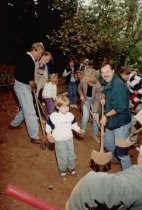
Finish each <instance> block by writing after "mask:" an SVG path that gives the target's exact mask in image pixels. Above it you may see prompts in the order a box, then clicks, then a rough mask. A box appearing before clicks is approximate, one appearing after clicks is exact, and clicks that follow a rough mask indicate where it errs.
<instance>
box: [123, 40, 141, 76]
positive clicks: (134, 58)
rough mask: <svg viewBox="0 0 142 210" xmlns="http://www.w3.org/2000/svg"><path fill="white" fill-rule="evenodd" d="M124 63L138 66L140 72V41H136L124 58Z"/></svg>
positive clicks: (134, 66)
mask: <svg viewBox="0 0 142 210" xmlns="http://www.w3.org/2000/svg"><path fill="white" fill-rule="evenodd" d="M125 65H127V66H131V67H133V68H138V69H139V71H140V73H142V41H140V42H138V43H137V44H136V45H135V46H134V47H133V48H132V50H131V51H130V53H129V55H128V56H127V58H126V61H125Z"/></svg>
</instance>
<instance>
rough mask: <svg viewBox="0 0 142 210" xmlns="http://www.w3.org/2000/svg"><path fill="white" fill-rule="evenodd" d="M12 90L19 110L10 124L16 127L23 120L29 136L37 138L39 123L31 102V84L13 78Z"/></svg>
mask: <svg viewBox="0 0 142 210" xmlns="http://www.w3.org/2000/svg"><path fill="white" fill-rule="evenodd" d="M14 90H15V93H16V96H17V98H18V100H19V104H20V111H19V112H18V113H17V115H16V116H15V118H14V119H13V120H12V121H11V125H12V126H14V127H17V126H19V125H20V124H21V123H22V122H23V121H24V120H25V123H26V127H27V130H28V134H29V136H30V137H31V138H34V139H38V138H39V123H38V119H37V116H36V112H35V108H34V104H33V96H32V93H31V86H30V85H28V84H23V83H21V82H19V81H17V80H15V83H14Z"/></svg>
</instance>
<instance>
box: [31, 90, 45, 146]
mask: <svg viewBox="0 0 142 210" xmlns="http://www.w3.org/2000/svg"><path fill="white" fill-rule="evenodd" d="M33 94H34V98H35V102H36V107H37V111H38V115H39V120H40V125H41V131H42V142H41V144H40V147H41V149H43V150H45V149H46V147H48V142H47V140H46V134H45V129H44V125H43V120H42V116H41V112H40V108H39V102H38V98H37V96H36V94H35V92H34V91H33Z"/></svg>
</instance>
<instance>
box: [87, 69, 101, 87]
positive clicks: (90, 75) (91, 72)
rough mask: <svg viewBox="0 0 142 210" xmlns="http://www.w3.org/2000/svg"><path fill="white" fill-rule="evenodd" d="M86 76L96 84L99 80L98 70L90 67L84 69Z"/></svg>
mask: <svg viewBox="0 0 142 210" xmlns="http://www.w3.org/2000/svg"><path fill="white" fill-rule="evenodd" d="M84 78H86V79H87V81H88V82H91V83H94V84H96V83H97V82H98V78H97V74H96V70H95V69H93V68H88V69H87V70H85V71H84Z"/></svg>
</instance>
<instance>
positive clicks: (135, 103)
mask: <svg viewBox="0 0 142 210" xmlns="http://www.w3.org/2000/svg"><path fill="white" fill-rule="evenodd" d="M136 96H137V94H136V93H131V95H130V100H131V101H132V102H133V105H134V107H137V106H138V105H139V104H140V102H139V101H138V102H134V98H135V97H136Z"/></svg>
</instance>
